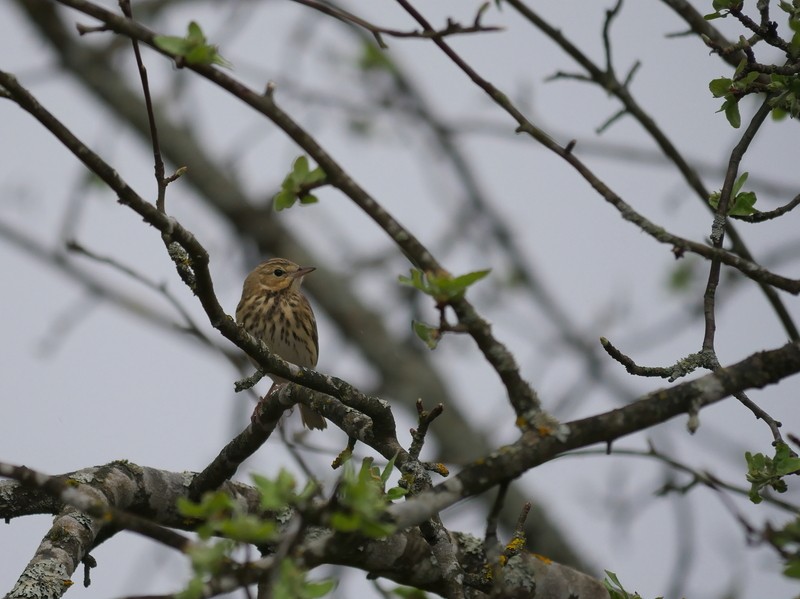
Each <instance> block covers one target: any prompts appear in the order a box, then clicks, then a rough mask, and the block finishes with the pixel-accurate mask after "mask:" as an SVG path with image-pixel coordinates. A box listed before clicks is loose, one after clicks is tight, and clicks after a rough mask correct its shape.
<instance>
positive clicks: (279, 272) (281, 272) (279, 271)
mask: <svg viewBox="0 0 800 599" xmlns="http://www.w3.org/2000/svg"><path fill="white" fill-rule="evenodd" d="M272 274H274V275H275V276H276V277H282V276H283V275H285V274H286V272H285V271H284V270H283V269H280V268H276V269H275V270H273V271H272Z"/></svg>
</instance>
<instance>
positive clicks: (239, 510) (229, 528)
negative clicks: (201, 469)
mask: <svg viewBox="0 0 800 599" xmlns="http://www.w3.org/2000/svg"><path fill="white" fill-rule="evenodd" d="M284 505H285V504H284ZM178 512H179V513H180V514H181V515H182V516H185V517H186V518H192V519H196V520H200V521H201V522H202V524H201V525H200V526H199V527H198V528H197V534H198V536H199V537H200V538H201V539H203V540H204V541H205V540H208V539H210V538H211V537H225V538H227V539H230V540H232V541H238V542H242V543H263V542H266V541H271V540H274V539H275V538H276V537H277V534H278V527H277V523H276V522H274V521H271V520H265V519H263V518H260V517H258V516H255V515H253V514H248V513H246V512H245V511H244V508H243V507H242V506H241V505H240V504H239V503H238V502H236V501H235V500H234V499H233V498H232V497H231V496H230V495H228V494H227V493H224V492H222V491H216V492H214V493H206V494H205V495H204V496H203V498H202V499H201V500H200V501H199V502H198V503H194V502H192V501H190V500H188V499H186V498H185V497H180V498H178Z"/></svg>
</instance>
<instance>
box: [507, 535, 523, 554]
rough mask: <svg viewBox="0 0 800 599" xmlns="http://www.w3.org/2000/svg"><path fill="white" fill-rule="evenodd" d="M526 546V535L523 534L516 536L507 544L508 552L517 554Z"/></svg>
mask: <svg viewBox="0 0 800 599" xmlns="http://www.w3.org/2000/svg"><path fill="white" fill-rule="evenodd" d="M524 547H525V537H523V536H519V537H514V538H513V539H511V541H509V543H508V544H507V545H506V552H511V553H514V554H516V553H519V552H520V551H521V550H522V549H523V548H524Z"/></svg>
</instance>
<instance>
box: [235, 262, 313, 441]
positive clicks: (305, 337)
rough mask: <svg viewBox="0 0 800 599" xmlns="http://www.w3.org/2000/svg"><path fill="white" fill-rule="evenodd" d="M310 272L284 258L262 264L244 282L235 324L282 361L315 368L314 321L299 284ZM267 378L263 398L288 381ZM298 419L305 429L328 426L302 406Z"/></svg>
mask: <svg viewBox="0 0 800 599" xmlns="http://www.w3.org/2000/svg"><path fill="white" fill-rule="evenodd" d="M313 270H315V268H314V267H313V266H303V267H300V266H298V265H297V264H295V263H294V262H290V261H289V260H286V259H284V258H272V259H270V260H267V261H266V262H262V263H261V264H259V265H258V266H256V267H255V269H253V271H252V272H251V273H250V274H249V275H247V278H246V279H245V280H244V289H242V299H241V300H239V305H238V306H237V307H236V322H238V323H239V324H241V325H242V326H243V327H244V328H245V330H246V331H247V332H248V333H250V334H251V335H253V337H256V338H258V339H261V340H262V341H263V342H264V343H265V344H266V345H267V347H268V348H269V349H270V351H272V352H275V353H276V354H278V355H279V356H280V357H281V358H283V359H284V360H286V361H288V362H292V363H293V364H297V365H298V366H305V367H308V368H313V367H314V366H316V365H317V354H318V352H319V342H318V340H317V321H316V319H315V318H314V312H313V311H312V310H311V304H309V303H308V300H307V299H306V297H305V296H304V295H303V294H302V293H301V292H300V285H301V284H302V282H303V277H304V276H306V275H307V274H308V273H310V272H312V271H313ZM270 377H272V380H273V381H274V382H273V384H272V387H271V388H270V390H269V392H268V393H267V395H266V396H265V398H266V397H267V396H269V395H270V393H272V392H273V389H274V388H275V386H276V385H280V384H283V383H286V382H287V381H286V379H282V378H280V377H277V376H275V375H270ZM300 416H301V417H302V419H303V424H304V425H305V426H307V427H308V428H311V429H323V428H325V427H326V426H327V423H326V422H325V419H324V418H323V417H322V416H320V415H319V414H317V413H316V412H315V411H314V410H312V409H311V408H309V407H307V406H304V405H302V404H301V405H300Z"/></svg>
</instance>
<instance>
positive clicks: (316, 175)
mask: <svg viewBox="0 0 800 599" xmlns="http://www.w3.org/2000/svg"><path fill="white" fill-rule="evenodd" d="M324 183H325V171H323V170H322V169H321V168H320V167H316V168H315V169H314V170H311V169H310V167H309V166H308V158H306V157H305V156H298V157H297V158H296V159H295V161H294V162H293V163H292V170H291V172H290V173H289V174H288V175H286V178H284V180H283V183H281V190H280V191H279V192H278V193H276V194H275V198H274V202H275V210H277V211H278V212H280V211H281V210H285V209H286V208H291V207H292V206H294V204H295V202H297V200H300V203H301V204H315V203H317V202H318V201H319V200H318V199H317V196H315V195H313V194H310V193H308V192H309V191H310V190H311V189H314V188H315V187H319V186H320V185H322V184H324Z"/></svg>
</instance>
